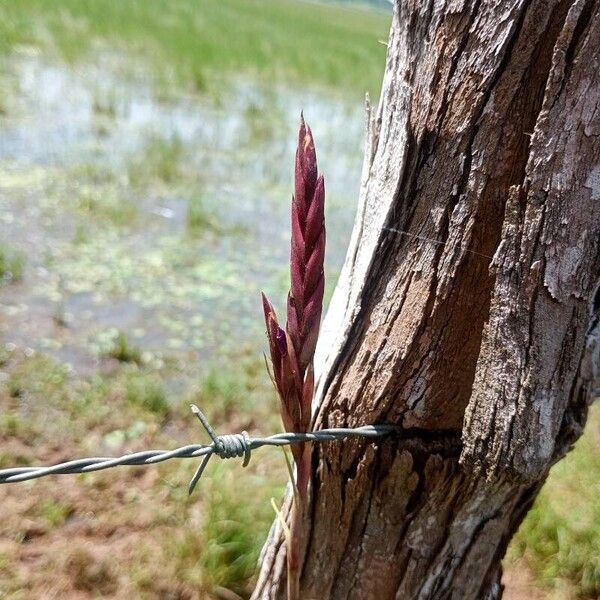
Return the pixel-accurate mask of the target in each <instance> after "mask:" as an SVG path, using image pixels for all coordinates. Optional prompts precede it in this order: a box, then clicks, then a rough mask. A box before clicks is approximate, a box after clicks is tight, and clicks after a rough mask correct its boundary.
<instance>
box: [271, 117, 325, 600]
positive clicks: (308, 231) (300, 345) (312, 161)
mask: <svg viewBox="0 0 600 600" xmlns="http://www.w3.org/2000/svg"><path fill="white" fill-rule="evenodd" d="M294 177H295V192H294V195H293V197H292V242H291V253H290V275H291V277H290V279H291V289H290V292H289V294H288V299H287V323H286V328H285V330H284V329H282V328H281V327H280V325H279V322H278V320H277V315H276V314H275V310H274V309H273V306H272V304H271V303H270V302H269V301H268V300H267V298H266V296H265V295H264V294H263V297H262V299H263V310H264V313H265V321H266V325H267V337H268V340H269V351H270V354H271V363H272V367H273V371H272V379H273V383H274V385H275V388H276V390H277V393H278V395H279V399H280V409H281V418H282V421H283V426H284V428H285V429H286V431H295V432H306V431H308V430H309V428H310V421H311V405H312V399H313V395H314V369H313V359H314V354H315V348H316V345H317V338H318V336H319V327H320V324H321V313H322V310H323V292H324V289H325V275H324V266H323V265H324V259H325V183H324V180H323V176H322V175H319V174H318V172H317V155H316V152H315V144H314V139H313V136H312V132H311V130H310V127H308V125H306V123H305V122H304V118H303V117H301V119H300V131H299V134H298V148H297V150H296V164H295V171H294ZM292 454H293V456H294V462H295V463H296V482H295V488H296V492H297V493H296V495H295V501H294V506H293V513H292V519H291V521H292V523H291V526H290V539H289V540H288V552H287V561H288V600H295V599H296V598H299V581H298V576H299V564H298V563H299V551H300V546H301V536H302V521H303V513H304V510H305V507H306V500H307V493H308V481H309V476H310V455H309V446H308V444H298V445H296V446H293V447H292Z"/></svg>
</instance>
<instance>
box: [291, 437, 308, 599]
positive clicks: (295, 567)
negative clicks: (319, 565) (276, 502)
mask: <svg viewBox="0 0 600 600" xmlns="http://www.w3.org/2000/svg"><path fill="white" fill-rule="evenodd" d="M300 456H301V458H300V460H299V461H298V462H297V463H296V473H297V478H296V489H297V494H295V495H294V500H293V502H292V514H291V523H290V537H289V546H288V551H287V597H288V600H300V554H301V551H302V547H303V545H304V536H305V533H306V532H305V531H304V522H305V519H304V517H305V514H306V508H307V504H308V482H309V479H310V446H309V444H302V446H301V455H300Z"/></svg>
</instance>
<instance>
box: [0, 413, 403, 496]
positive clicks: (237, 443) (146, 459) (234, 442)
mask: <svg viewBox="0 0 600 600" xmlns="http://www.w3.org/2000/svg"><path fill="white" fill-rule="evenodd" d="M192 411H193V412H194V414H195V415H196V416H197V417H198V419H199V420H200V421H201V422H202V425H203V426H204V428H205V429H206V431H207V432H208V433H209V435H210V437H211V438H212V440H213V441H212V443H210V444H190V445H188V446H182V447H181V448H176V449H175V450H144V451H142V452H134V453H132V454H124V455H123V456H119V457H116V458H114V457H104V456H96V457H90V458H79V459H75V460H69V461H67V462H62V463H59V464H56V465H51V466H47V467H44V466H36V467H14V468H9V469H0V484H2V483H18V482H21V481H28V480H30V479H39V478H40V477H47V476H49V475H74V474H80V473H91V472H93V471H102V470H104V469H112V468H113V467H119V466H134V465H137V466H140V465H153V464H156V463H160V462H164V461H166V460H171V459H174V458H198V457H204V459H203V460H202V462H201V464H200V466H199V467H198V470H197V471H196V473H195V475H194V477H193V478H192V481H191V483H190V486H189V492H190V493H191V492H192V491H193V489H194V487H195V485H196V483H197V482H198V480H199V479H200V476H201V475H202V473H203V471H204V468H205V467H206V465H207V463H208V460H209V459H210V457H211V456H212V455H213V454H214V455H217V456H218V457H219V458H222V459H226V458H235V457H244V462H243V466H244V467H245V466H246V465H247V464H248V462H249V461H250V456H251V452H252V450H255V449H257V448H260V447H262V446H288V445H290V444H299V443H302V442H330V441H337V440H342V439H344V438H349V437H363V438H376V437H382V436H385V435H389V434H391V433H394V432H397V431H398V430H399V428H398V427H396V426H395V425H364V426H362V427H356V428H335V429H321V430H318V431H311V432H308V433H277V434H275V435H272V436H269V437H265V438H263V437H257V438H251V437H249V435H248V433H247V432H245V431H244V432H242V433H235V434H229V435H221V436H219V435H217V434H216V433H215V431H214V430H213V429H212V427H211V426H210V425H209V423H208V421H207V420H206V417H204V415H203V414H202V412H201V411H200V409H199V408H198V407H197V406H195V405H192Z"/></svg>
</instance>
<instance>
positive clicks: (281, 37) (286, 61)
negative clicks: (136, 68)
mask: <svg viewBox="0 0 600 600" xmlns="http://www.w3.org/2000/svg"><path fill="white" fill-rule="evenodd" d="M390 19H391V17H390V15H389V14H386V13H383V12H377V11H374V10H369V9H364V8H357V7H341V6H338V5H320V4H316V3H309V2H302V1H298V0H202V2H196V1H194V0H176V1H174V0H171V1H167V0H153V1H148V0H119V1H118V2H117V1H114V0H113V1H111V0H61V2H56V1H55V0H28V1H27V2H15V1H14V0H0V53H1V52H4V53H7V52H9V51H10V50H11V49H12V48H14V47H15V46H17V45H22V44H32V45H35V46H40V47H42V48H43V49H44V50H46V51H50V52H53V53H55V54H57V55H58V56H60V57H62V58H65V59H67V60H69V61H76V60H78V59H81V58H85V57H87V56H89V55H90V52H94V51H96V50H97V49H108V50H111V51H114V52H115V53H118V52H121V51H123V50H124V51H126V52H129V53H131V54H132V55H133V56H136V57H141V58H142V59H144V60H146V61H147V62H148V64H150V65H151V66H152V68H153V70H154V72H155V73H156V74H157V75H158V77H159V78H162V79H164V80H165V81H166V87H167V88H168V86H169V84H170V83H174V84H177V85H180V84H183V85H184V86H185V87H187V88H188V89H190V90H191V91H202V90H204V89H206V87H207V86H208V85H210V81H211V80H212V79H214V78H215V76H217V77H220V76H221V75H223V74H227V73H247V74H250V75H251V76H259V77H261V78H265V79H268V80H269V81H274V80H276V81H286V82H287V81H292V82H296V83H299V84H301V85H307V84H317V85H325V86H329V87H334V88H341V89H347V90H348V89H349V90H354V91H355V92H356V93H357V94H362V93H363V92H364V91H365V90H368V91H370V92H371V93H372V94H377V93H378V91H379V86H380V82H381V76H382V73H383V66H384V60H385V46H384V45H382V44H381V43H379V40H382V39H383V40H385V39H387V33H388V28H389V23H390Z"/></svg>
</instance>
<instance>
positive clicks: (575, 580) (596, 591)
mask: <svg viewBox="0 0 600 600" xmlns="http://www.w3.org/2000/svg"><path fill="white" fill-rule="evenodd" d="M599 499H600V405H599V404H596V406H594V407H593V408H592V410H591V413H590V418H589V421H588V424H587V427H586V430H585V433H584V435H583V437H582V438H581V439H580V440H579V441H578V442H577V444H576V446H575V449H574V450H573V451H572V452H571V453H570V454H569V455H568V456H567V457H566V458H565V459H564V460H562V461H561V462H559V463H558V464H557V465H556V466H554V467H553V469H552V471H551V472H550V476H549V478H548V481H547V482H546V484H545V486H544V488H543V489H542V491H541V493H540V495H539V496H538V498H537V500H536V502H535V505H534V507H533V508H532V510H531V511H530V512H529V514H528V515H527V518H526V519H525V521H524V522H523V524H522V525H521V528H520V529H519V532H518V534H517V536H516V537H515V539H514V540H513V543H512V546H511V549H510V552H509V560H510V559H512V560H514V559H515V558H520V557H523V558H524V559H525V560H526V562H527V564H528V566H529V567H530V568H531V570H532V572H533V574H534V575H535V576H536V578H537V579H538V580H539V581H540V583H542V584H543V585H544V586H546V587H548V588H555V589H556V588H559V587H560V586H561V584H566V585H568V586H569V587H571V588H572V589H574V590H575V593H576V595H577V597H579V598H590V599H591V598H598V597H600V502H599Z"/></svg>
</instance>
